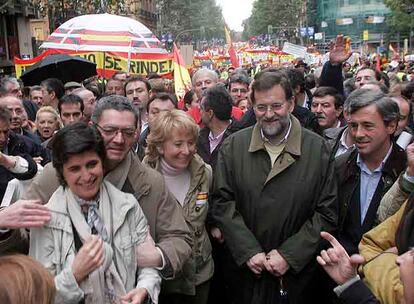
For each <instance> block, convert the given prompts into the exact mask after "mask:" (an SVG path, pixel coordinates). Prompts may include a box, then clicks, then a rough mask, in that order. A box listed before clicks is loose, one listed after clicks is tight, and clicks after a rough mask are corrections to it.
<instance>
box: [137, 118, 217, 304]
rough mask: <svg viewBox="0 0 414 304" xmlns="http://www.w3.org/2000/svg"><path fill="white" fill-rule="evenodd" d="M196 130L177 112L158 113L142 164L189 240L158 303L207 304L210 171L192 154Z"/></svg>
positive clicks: (163, 287)
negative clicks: (161, 182) (166, 193)
mask: <svg viewBox="0 0 414 304" xmlns="http://www.w3.org/2000/svg"><path fill="white" fill-rule="evenodd" d="M197 137H198V126H197V125H196V124H195V122H194V121H193V119H192V118H191V117H190V116H188V115H187V114H185V113H184V112H183V111H180V110H173V111H171V112H163V113H160V114H159V116H158V117H157V118H156V120H154V123H153V124H152V125H151V132H150V134H149V136H148V139H147V141H148V150H147V155H146V157H145V158H144V163H146V164H147V165H149V166H151V167H152V168H155V169H156V170H158V171H159V172H160V173H161V174H162V175H163V176H164V179H165V183H166V185H167V187H168V189H169V190H170V192H171V193H172V194H173V195H174V197H175V198H176V199H177V201H178V204H180V206H181V207H182V210H183V213H184V217H185V219H186V221H187V224H188V226H189V228H190V231H191V235H192V238H193V243H194V246H193V251H192V255H191V258H190V259H189V261H188V262H187V263H186V264H185V265H184V267H183V272H182V274H181V275H179V276H177V277H176V278H175V279H174V280H168V281H163V284H162V292H161V296H160V303H172V304H176V303H177V304H178V303H180V304H187V303H191V304H204V303H207V299H208V292H209V286H210V279H211V277H212V275H213V271H214V264H213V259H212V256H211V244H210V240H209V238H208V235H207V230H206V228H205V222H206V217H207V211H208V194H209V187H210V184H211V168H210V166H209V165H207V164H205V163H204V161H203V160H202V159H201V157H200V156H198V155H197V154H196V142H197Z"/></svg>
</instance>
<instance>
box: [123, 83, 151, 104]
mask: <svg viewBox="0 0 414 304" xmlns="http://www.w3.org/2000/svg"><path fill="white" fill-rule="evenodd" d="M125 89H126V92H125V93H126V97H127V98H128V100H129V101H130V102H132V104H133V105H134V107H136V108H138V109H141V108H142V107H143V105H144V104H145V103H147V102H148V99H149V92H148V90H147V86H146V85H145V83H144V82H142V81H133V82H130V83H128V84H127V85H126V88H125Z"/></svg>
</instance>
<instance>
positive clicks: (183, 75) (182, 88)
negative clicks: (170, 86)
mask: <svg viewBox="0 0 414 304" xmlns="http://www.w3.org/2000/svg"><path fill="white" fill-rule="evenodd" d="M173 54H174V58H173V62H174V88H175V94H176V95H177V98H178V100H181V99H182V98H184V95H185V93H187V92H188V91H190V90H191V77H190V73H189V72H188V70H187V68H186V67H185V62H184V59H183V57H181V54H180V51H179V50H178V48H177V46H176V45H175V43H174V48H173Z"/></svg>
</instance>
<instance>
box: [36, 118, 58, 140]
mask: <svg viewBox="0 0 414 304" xmlns="http://www.w3.org/2000/svg"><path fill="white" fill-rule="evenodd" d="M57 124H58V123H57V120H56V117H55V116H54V115H53V114H52V113H48V112H43V113H40V114H39V116H38V117H37V130H38V131H39V133H40V136H42V138H43V139H48V138H50V137H52V136H53V133H54V132H55V131H56V129H57Z"/></svg>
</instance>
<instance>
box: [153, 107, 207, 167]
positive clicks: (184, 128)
mask: <svg viewBox="0 0 414 304" xmlns="http://www.w3.org/2000/svg"><path fill="white" fill-rule="evenodd" d="M173 131H178V132H180V133H187V134H191V135H192V136H193V137H194V140H197V138H198V131H199V128H198V126H197V124H196V123H195V122H194V119H193V118H192V117H191V116H189V115H188V114H186V113H185V112H184V111H181V110H172V111H164V112H161V113H160V114H159V115H158V116H157V118H156V119H155V121H154V122H153V123H152V125H151V132H150V133H149V135H148V138H147V144H148V145H147V150H146V155H147V157H148V161H149V162H155V161H157V160H158V159H159V158H160V157H161V154H160V152H159V148H161V147H162V145H163V143H164V142H165V141H166V140H167V139H169V138H170V136H171V134H172V132H173Z"/></svg>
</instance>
